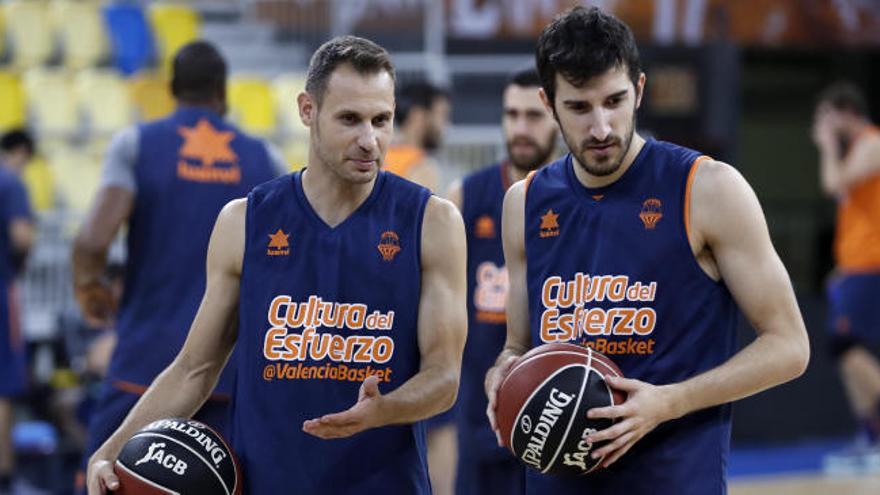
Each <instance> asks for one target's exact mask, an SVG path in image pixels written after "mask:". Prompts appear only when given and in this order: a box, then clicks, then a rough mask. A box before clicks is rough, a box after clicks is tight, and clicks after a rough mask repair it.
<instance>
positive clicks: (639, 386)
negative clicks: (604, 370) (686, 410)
mask: <svg viewBox="0 0 880 495" xmlns="http://www.w3.org/2000/svg"><path fill="white" fill-rule="evenodd" d="M605 380H606V381H607V382H608V385H609V386H611V388H613V389H615V390H620V391H622V392H626V393H627V399H626V401H624V402H623V403H622V404H619V405H616V406H609V407H597V408H593V409H590V410H589V411H587V416H588V417H590V418H594V419H598V418H609V419H617V420H618V422H617V423H616V424H614V425H613V426H610V427H608V428H605V429H604V430H600V431H597V432H595V433H591V434H590V435H587V437H586V438H585V439H586V441H587V442H588V443H596V442H600V441H603V440H608V441H609V443H608V444H607V445H604V446H603V447H602V448H600V449H597V450H596V451H595V452H593V454H592V456H593V458H594V459H599V458H602V457H604V458H605V459H604V460H603V461H602V466H603V467H608V466H610V465H611V464H613V463H614V462H615V461H617V460H618V459H620V457H621V456H622V455H623V454H625V453H626V452H627V451H629V449H630V448H632V446H633V445H635V443H636V442H638V441H639V440H641V439H642V437H644V436H645V435H647V434H648V432H650V431H651V430H653V429H654V428H656V427H657V425H658V424H660V423H662V422H664V421H668V420H670V419H674V418H676V417H678V415H677V413H676V412H675V402H674V399H672V397H671V396H670V394H669V393H668V392H669V390H670V389H669V387H668V386H656V385H651V384H650V383H645V382H642V381H639V380H633V379H629V378H620V377H616V376H606V377H605Z"/></svg>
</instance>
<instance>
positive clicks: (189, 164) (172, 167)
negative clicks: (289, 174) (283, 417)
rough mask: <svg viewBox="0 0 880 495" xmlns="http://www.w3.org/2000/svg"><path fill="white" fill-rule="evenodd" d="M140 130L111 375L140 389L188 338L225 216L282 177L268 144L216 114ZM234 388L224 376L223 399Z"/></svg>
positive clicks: (172, 119) (180, 114)
mask: <svg viewBox="0 0 880 495" xmlns="http://www.w3.org/2000/svg"><path fill="white" fill-rule="evenodd" d="M138 131H139V134H140V145H139V147H138V148H139V149H138V155H137V161H136V164H135V170H134V174H135V181H136V184H137V192H136V193H135V200H134V209H133V211H132V215H131V218H130V220H129V230H128V259H127V262H126V273H125V290H124V294H123V297H122V302H121V305H120V309H119V317H118V323H117V334H118V343H117V344H116V349H115V352H114V354H113V357H112V359H111V363H110V369H109V372H108V378H109V379H110V380H111V382H112V383H114V384H115V385H117V386H118V387H119V388H122V389H124V390H132V391H137V390H138V388H140V387H143V386H147V385H149V384H150V383H151V382H152V381H153V379H154V378H155V377H156V375H158V374H159V372H161V371H162V370H163V369H164V368H165V367H166V366H168V364H170V363H171V361H172V360H173V359H174V357H175V356H176V355H177V353H178V351H179V350H180V348H181V347H182V345H183V342H184V340H185V339H186V335H187V333H188V332H189V327H190V324H191V323H192V320H193V317H195V314H196V311H197V310H198V307H199V303H200V301H201V299H202V295H203V294H204V291H205V256H206V254H207V251H208V239H209V238H210V236H211V231H212V229H213V228H214V221H215V220H216V218H217V214H218V213H219V212H220V209H221V208H223V205H225V204H226V203H227V202H229V201H231V200H233V199H236V198H242V197H244V196H246V195H247V193H248V192H249V191H250V190H251V189H253V188H254V186H256V185H258V184H261V183H263V182H265V181H268V180H270V179H272V178H274V177H275V175H276V174H275V171H274V169H273V167H272V165H271V163H270V160H269V156H268V153H267V151H266V147H265V144H263V142H262V141H258V140H256V139H253V138H251V137H248V136H247V135H245V134H243V133H241V132H240V131H239V130H237V129H236V128H235V127H233V126H231V125H229V124H227V123H225V122H224V121H223V120H222V119H221V118H220V117H219V116H217V115H216V114H214V113H213V112H210V111H208V110H203V109H197V108H192V107H184V108H181V109H179V110H178V111H177V112H175V113H174V114H172V115H171V116H169V117H168V118H166V119H163V120H158V121H155V122H151V123H147V124H144V125H141V126H140V128H139V129H138ZM147 350H148V351H149V352H145V351H147ZM231 385H232V382H231V379H230V377H229V376H228V375H227V374H226V373H224V375H223V376H222V377H221V379H220V382H219V385H218V388H217V392H218V393H223V394H226V393H228V392H230V391H231Z"/></svg>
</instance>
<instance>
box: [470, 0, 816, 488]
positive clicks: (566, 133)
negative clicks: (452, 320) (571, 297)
mask: <svg viewBox="0 0 880 495" xmlns="http://www.w3.org/2000/svg"><path fill="white" fill-rule="evenodd" d="M536 65H537V67H538V72H539V73H540V74H541V79H542V93H541V94H542V100H543V101H544V104H545V105H546V106H547V108H548V110H549V111H551V112H552V113H553V115H554V117H555V118H556V121H557V122H558V124H559V127H560V129H561V131H562V135H563V138H564V139H565V142H566V144H567V145H568V148H569V149H570V150H571V154H570V155H568V156H566V157H565V158H563V159H561V160H558V161H556V162H554V163H552V164H550V165H548V166H546V167H544V168H542V169H540V170H539V171H538V172H536V173H535V174H534V176H532V177H531V178H530V179H529V180H527V181H522V182H519V183H517V184H515V185H513V186H512V187H511V188H510V189H509V190H508V192H507V195H506V197H505V200H504V213H503V222H502V231H503V237H504V255H505V256H504V257H505V261H506V263H507V269H508V273H509V278H510V292H509V295H508V305H507V341H506V343H505V347H504V350H503V351H502V352H501V354H500V355H499V357H498V360H497V362H496V365H495V367H493V368H492V369H491V370H490V371H489V373H488V374H487V376H486V383H485V385H486V393H487V396H488V399H489V407H488V409H487V413H488V416H489V420H490V422H491V424H492V426H493V428H495V429H496V432H497V425H496V422H495V404H496V393H497V390H498V387H499V385H500V383H501V381H502V379H503V378H504V376H505V374H506V373H507V371H508V370H509V369H510V366H511V364H512V363H513V362H514V361H515V360H516V359H517V358H518V357H519V356H521V355H522V354H524V353H525V352H526V351H528V350H529V349H531V348H532V347H535V346H537V345H540V344H542V343H546V342H561V341H571V342H573V343H579V344H581V345H586V346H595V347H596V350H600V349H599V346H600V344H601V346H602V348H603V349H605V350H606V353H607V354H610V356H609V357H611V359H612V360H614V362H615V363H616V364H618V365H619V366H620V368H621V369H622V371H623V373H624V375H625V376H627V377H628V378H610V379H609V380H608V383H609V385H610V386H611V387H613V388H615V389H618V390H620V391H622V392H625V393H626V394H628V398H627V400H626V401H625V402H624V403H622V404H620V405H616V406H611V407H605V408H596V409H592V410H591V411H589V413H588V414H589V417H591V418H609V419H614V420H616V424H615V425H614V426H611V427H609V428H606V429H604V430H601V431H598V432H594V433H590V434H588V435H587V436H586V437H585V440H586V441H587V443H588V444H595V443H596V442H599V441H607V442H608V443H607V444H605V445H604V446H603V447H601V448H597V449H595V450H594V451H593V452H592V454H591V455H592V456H593V457H594V458H596V459H599V458H601V459H603V465H604V466H605V468H606V469H604V470H602V471H599V472H595V473H592V474H590V475H588V476H582V477H577V478H570V479H569V478H566V477H554V476H545V475H541V474H539V473H537V472H533V471H531V470H530V471H529V472H528V477H527V492H528V493H554V494H564V493H588V492H589V493H624V492H626V493H629V494H646V495H647V494H651V495H656V494H665V493H669V494H676V495H682V494H694V495H706V494H709V493H717V494H721V493H725V492H726V473H725V469H724V459H725V458H726V456H727V451H728V449H729V434H730V405H729V404H728V403H730V402H732V401H735V400H737V399H740V398H743V397H747V396H750V395H753V394H755V393H758V392H760V391H762V390H766V389H768V388H771V387H773V386H776V385H778V384H780V383H784V382H786V381H788V380H791V379H793V378H795V377H797V376H799V375H800V374H801V373H803V372H804V370H805V369H806V366H807V362H808V359H809V342H808V339H807V333H806V330H805V328H804V323H803V320H802V318H801V315H800V312H799V310H798V306H797V301H796V299H795V296H794V292H793V290H792V287H791V283H790V281H789V277H788V274H787V273H786V270H785V267H784V266H783V265H782V262H781V261H780V259H779V256H778V255H777V254H776V252H775V251H774V249H773V245H772V243H771V242H770V236H769V232H768V230H767V226H766V223H765V221H764V215H763V212H762V211H761V206H760V204H759V203H758V200H757V198H756V196H755V193H754V192H753V191H752V189H751V187H749V185H748V183H747V182H746V181H745V180H744V179H743V177H742V176H741V175H740V174H739V173H738V172H737V171H736V170H735V169H734V168H733V167H731V166H730V165H727V164H724V163H721V162H718V161H715V160H712V159H710V158H708V157H702V156H700V154H699V153H697V152H694V151H692V150H687V149H685V148H682V147H679V146H676V145H673V144H671V143H666V142H662V141H655V140H645V139H644V138H642V137H641V136H640V135H639V133H638V132H636V129H635V121H636V110H637V109H638V107H639V105H640V104H641V99H642V95H643V94H644V90H645V84H646V76H645V74H644V73H643V72H641V70H640V66H641V65H640V61H639V56H638V50H637V48H636V45H635V41H634V39H633V36H632V32H631V31H630V29H629V28H628V27H627V26H626V25H625V24H623V23H622V22H621V21H620V20H619V19H617V18H615V17H613V16H611V15H608V14H605V13H603V12H602V11H600V10H599V9H597V8H590V9H586V8H582V7H576V8H574V9H572V10H571V11H569V12H566V13H565V14H562V15H560V16H559V17H557V18H556V19H555V20H554V21H553V22H552V23H551V24H550V25H548V26H547V28H545V30H544V32H543V33H542V35H541V37H540V38H539V41H538V49H537V54H536ZM527 191H528V195H527ZM588 225H589V226H590V227H589V228H587V226H588ZM527 245H528V248H527V247H526V246H527ZM527 269H528V272H527ZM577 273H580V274H582V275H583V274H588V275H589V276H590V277H596V278H598V277H599V276H618V275H622V276H626V277H628V278H627V280H629V281H630V283H635V282H636V281H638V282H642V283H652V282H653V283H656V290H657V292H656V294H655V295H654V296H652V299H651V300H650V301H647V302H630V300H623V301H621V302H612V301H609V300H605V301H603V302H599V301H588V302H587V303H585V305H584V306H583V307H587V304H588V305H589V307H590V309H591V310H592V309H594V308H595V309H597V310H601V311H602V312H597V311H591V312H589V313H587V312H583V313H582V314H591V315H592V314H597V315H598V316H600V317H603V318H605V319H604V320H603V321H604V326H602V325H600V328H602V331H601V332H600V334H598V335H597V333H596V326H597V324H596V322H594V321H593V320H590V321H589V322H579V323H578V324H577V325H576V327H577V329H578V330H577V332H576V335H573V337H574V339H576V340H569V339H568V338H567V337H565V336H566V334H565V333H564V331H561V330H560V329H559V328H556V329H554V327H553V324H552V323H553V321H552V318H551V319H548V320H546V321H545V320H544V319H543V318H542V316H543V315H545V314H550V315H551V316H552V314H553V311H555V310H557V309H558V310H559V311H562V312H566V309H565V307H564V306H563V305H562V304H563V303H561V302H558V301H556V303H555V304H556V307H555V308H552V307H549V306H553V305H554V301H555V300H554V299H553V298H554V297H556V298H557V299H558V297H559V291H557V290H555V289H553V288H552V287H553V281H554V280H555V276H561V277H562V280H563V281H568V280H572V279H573V278H574V277H575V276H576V274H577ZM548 287H550V289H549V290H547V288H548ZM560 290H561V289H560ZM630 304H631V305H632V306H627V305H630ZM548 305H549V306H548ZM736 306H739V309H740V310H741V311H742V312H743V313H744V314H745V316H746V317H747V318H748V319H749V321H750V322H751V323H752V326H753V327H754V328H755V330H756V333H757V337H756V339H755V340H754V341H753V342H751V343H750V344H749V345H747V346H746V347H745V348H743V349H741V350H739V351H738V352H736V351H735V343H736V325H735V322H736ZM575 309H576V308H572V309H569V310H568V311H569V312H571V311H574V310H575ZM636 309H645V311H647V313H648V316H650V315H651V314H653V315H655V319H653V320H652V319H650V318H648V323H649V325H648V326H647V327H646V328H640V333H639V334H638V335H636V333H635V332H634V331H632V326H629V327H620V325H616V326H615V325H614V322H613V321H610V316H609V315H610V313H609V311H610V310H614V311H624V312H625V311H630V312H632V311H635V310H636ZM603 315H604V316H603ZM618 323H619V322H618ZM630 324H632V322H630ZM645 334H647V335H645ZM560 339H561V340H560ZM646 339H650V340H651V342H650V345H647V344H648V341H647V340H646ZM631 343H635V344H639V343H642V344H646V345H642V346H639V345H635V346H630V345H629V344H631ZM610 351H614V352H610Z"/></svg>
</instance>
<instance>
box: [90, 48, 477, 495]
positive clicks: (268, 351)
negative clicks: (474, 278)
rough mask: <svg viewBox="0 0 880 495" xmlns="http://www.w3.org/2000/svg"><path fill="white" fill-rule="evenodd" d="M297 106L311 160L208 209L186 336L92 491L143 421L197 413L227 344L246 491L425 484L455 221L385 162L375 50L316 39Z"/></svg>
mask: <svg viewBox="0 0 880 495" xmlns="http://www.w3.org/2000/svg"><path fill="white" fill-rule="evenodd" d="M297 103H298V105H299V111H300V116H301V118H302V121H303V123H304V124H305V125H306V126H307V127H308V128H309V135H310V138H309V166H308V167H307V168H306V169H305V170H303V171H301V172H296V173H294V174H291V175H287V176H285V177H282V178H279V179H277V180H274V181H271V182H269V183H266V184H263V185H261V186H259V187H257V188H256V189H254V190H253V191H252V192H251V194H250V195H249V196H248V198H247V199H246V200H236V201H233V202H231V203H229V204H228V205H227V206H226V207H225V208H224V209H223V211H222V212H221V213H220V216H219V217H218V219H217V224H216V226H215V228H214V233H213V234H212V239H211V242H210V245H209V248H208V256H207V270H208V284H207V287H206V290H205V295H204V298H203V299H202V304H201V307H200V308H199V312H198V313H197V315H196V318H195V320H194V321H193V324H192V327H191V329H190V334H189V337H188V338H187V341H186V343H185V344H184V346H183V349H182V350H181V352H180V354H179V355H178V357H177V358H176V359H175V360H174V362H173V363H172V364H171V365H170V366H169V367H168V368H167V369H166V370H165V371H164V372H162V373H161V374H160V375H159V377H158V378H157V379H156V381H155V382H154V383H153V385H152V386H151V387H150V389H149V390H148V391H147V393H146V394H145V395H144V396H143V398H142V399H141V401H140V402H139V403H138V404H137V406H135V408H134V409H133V410H132V412H131V414H130V415H129V417H128V418H127V419H126V421H125V422H124V423H123V425H122V427H121V428H120V429H119V430H117V431H116V433H114V434H113V435H112V436H111V437H110V439H109V440H108V441H107V442H106V443H105V444H104V445H103V446H102V447H101V448H100V449H99V450H98V452H96V453H95V455H94V456H93V457H92V460H91V462H90V466H89V493H92V494H97V493H102V492H103V491H104V488H105V487H109V488H110V489H114V488H115V487H117V486H118V485H117V478H116V477H115V475H114V474H113V470H112V461H113V459H115V458H116V456H117V454H118V452H119V451H120V449H121V447H122V445H123V444H124V442H125V441H126V439H128V438H129V437H130V436H131V435H132V434H133V433H134V432H135V431H136V430H137V429H138V428H139V427H141V426H143V425H145V424H147V423H149V422H150V421H153V420H155V419H157V418H162V417H168V416H189V415H191V414H192V413H193V411H195V410H196V409H197V408H198V407H199V405H200V404H201V403H202V402H203V401H204V400H205V399H206V398H207V397H208V395H209V394H210V392H211V389H212V388H213V385H214V382H215V381H216V380H217V376H218V374H219V372H220V369H221V368H222V367H223V365H224V363H225V362H226V360H227V358H228V357H229V355H230V353H231V352H232V349H233V347H234V346H235V347H236V348H237V351H236V357H235V358H234V359H235V364H236V366H237V369H236V373H237V375H236V376H237V381H236V389H235V394H234V396H233V397H234V403H233V406H232V415H231V416H232V419H231V421H232V431H231V441H232V447H233V450H234V451H235V452H236V454H237V455H238V457H239V460H240V461H241V465H242V469H243V472H244V479H245V493H254V494H263V493H289V492H291V491H295V492H296V493H298V494H324V493H358V494H371V493H377V494H378V493H381V494H385V493H430V489H431V488H430V484H429V481H428V472H427V467H426V463H425V447H424V445H425V436H424V425H423V424H422V422H420V420H422V419H425V418H428V417H431V416H434V415H436V414H438V413H440V412H442V411H443V410H445V409H448V408H449V407H450V406H451V405H452V404H453V402H454V401H455V396H456V392H457V387H458V376H459V368H460V365H461V353H462V350H463V347H464V340H465V328H466V325H467V313H466V310H465V290H466V287H467V283H466V277H465V254H466V253H465V235H464V229H463V225H462V221H461V216H460V215H459V214H458V211H457V210H456V209H455V206H454V205H452V204H451V203H449V202H448V201H446V200H442V199H439V198H437V197H434V196H431V194H430V192H429V191H428V190H427V189H425V188H423V187H420V186H417V185H415V184H413V183H411V182H408V181H406V180H404V179H401V178H399V177H397V176H395V175H393V174H389V173H386V172H383V171H381V167H382V160H383V158H384V155H385V151H386V150H387V146H388V143H389V141H390V139H391V134H392V131H393V129H392V126H393V124H392V122H393V119H392V117H393V112H394V69H393V67H392V65H391V61H390V59H389V57H388V54H387V52H386V51H385V50H384V49H382V48H381V47H379V46H378V45H376V44H375V43H373V42H371V41H368V40H365V39H362V38H357V37H352V36H346V37H339V38H334V39H332V40H330V41H329V42H327V43H325V44H324V45H322V46H321V47H320V48H319V49H318V50H317V51H316V52H315V54H314V55H313V57H312V60H311V63H310V65H309V70H308V76H307V82H306V91H305V92H304V93H301V94H300V95H299V97H298V99H297ZM352 404H353V405H352ZM337 411H340V412H337Z"/></svg>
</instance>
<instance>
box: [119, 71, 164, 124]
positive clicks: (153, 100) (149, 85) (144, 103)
mask: <svg viewBox="0 0 880 495" xmlns="http://www.w3.org/2000/svg"><path fill="white" fill-rule="evenodd" d="M128 92H129V95H130V96H131V101H132V103H133V104H134V107H135V109H136V110H137V113H138V115H139V117H140V119H141V120H154V119H158V118H162V117H165V116H166V115H168V114H169V113H171V112H173V111H174V106H175V103H174V98H173V97H172V96H171V88H170V86H169V82H168V81H167V80H166V79H165V78H163V77H160V76H158V75H156V74H151V73H139V74H137V75H135V76H134V77H132V78H130V79H129V80H128Z"/></svg>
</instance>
